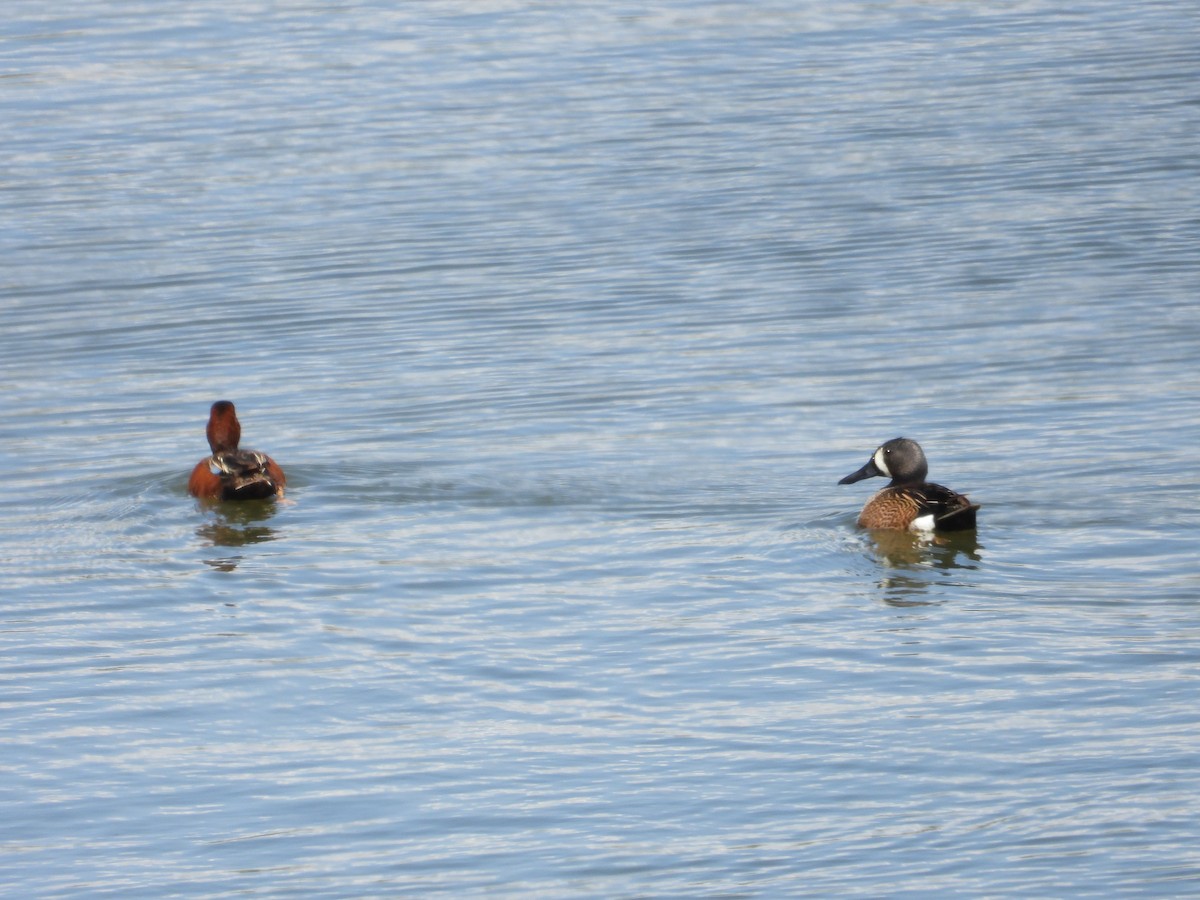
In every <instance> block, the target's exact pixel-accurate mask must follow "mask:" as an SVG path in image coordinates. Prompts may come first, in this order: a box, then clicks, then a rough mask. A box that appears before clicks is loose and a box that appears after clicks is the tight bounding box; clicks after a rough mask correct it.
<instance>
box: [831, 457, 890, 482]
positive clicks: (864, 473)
mask: <svg viewBox="0 0 1200 900" xmlns="http://www.w3.org/2000/svg"><path fill="white" fill-rule="evenodd" d="M875 475H883V473H882V472H880V471H879V466H877V465H875V457H873V456H872V457H871V458H870V459H868V460H867V464H866V465H865V466H863V467H862V468H861V469H859V470H858V471H857V472H852V473H850V474H849V475H847V476H846V477H845V478H843V479H842V480H841V481H839V482H838V484H854V482H856V481H862V480H863V479H864V478H872V477H874V476H875Z"/></svg>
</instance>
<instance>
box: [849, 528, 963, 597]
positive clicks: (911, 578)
mask: <svg viewBox="0 0 1200 900" xmlns="http://www.w3.org/2000/svg"><path fill="white" fill-rule="evenodd" d="M867 540H868V541H869V542H870V550H871V554H872V555H873V556H874V557H875V559H876V561H877V562H878V563H879V564H880V566H881V567H882V569H883V573H882V575H881V577H880V579H879V587H880V588H881V589H882V591H883V601H884V602H885V603H887V604H889V605H890V606H930V605H933V604H936V603H940V602H942V601H941V600H940V599H939V600H934V599H930V598H929V597H928V593H929V590H930V588H931V587H933V586H934V585H939V584H947V583H949V581H950V580H952V578H953V575H952V573H953V572H954V571H955V570H972V569H975V568H977V567H978V563H979V562H980V560H981V559H982V557H981V556H980V553H979V551H980V549H981V547H980V545H979V540H978V538H977V537H976V534H975V532H974V531H973V530H972V531H960V532H954V533H952V534H934V535H929V534H920V533H914V532H909V531H868V532H867Z"/></svg>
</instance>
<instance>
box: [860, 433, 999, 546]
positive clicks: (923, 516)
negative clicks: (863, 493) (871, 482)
mask: <svg viewBox="0 0 1200 900" xmlns="http://www.w3.org/2000/svg"><path fill="white" fill-rule="evenodd" d="M927 474H929V463H927V462H926V461H925V451H924V450H922V449H921V445H920V444H918V443H917V442H916V441H910V440H909V439H908V438H892V439H891V440H890V441H888V442H887V443H886V444H884V445H883V446H881V447H880V448H879V449H878V450H876V451H875V452H874V453H873V454H871V458H870V459H869V460H867V464H866V465H865V466H863V467H862V468H861V469H859V470H858V471H857V472H855V473H854V474H852V475H847V476H846V477H845V478H843V479H842V480H841V481H839V482H838V484H853V483H854V482H856V481H862V480H863V479H864V478H870V477H872V476H873V475H883V476H884V477H886V478H890V479H892V481H891V484H889V485H888V486H887V487H885V488H884V489H883V490H881V491H880V492H879V493H878V494H876V495H875V496H874V497H872V498H871V499H870V500H868V501H867V505H866V506H864V507H863V510H862V512H861V513H859V514H858V524H859V525H860V526H862V527H863V528H892V529H912V530H914V531H932V530H937V531H963V530H965V529H968V528H974V527H975V510H977V509H979V504H978V503H972V502H971V501H970V500H968V499H967V498H966V497H964V496H963V495H962V494H957V493H955V492H954V491H952V490H950V488H947V487H942V486H941V485H940V484H934V483H932V482H930V481H926V480H925V476H926V475H927Z"/></svg>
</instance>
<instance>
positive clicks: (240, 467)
mask: <svg viewBox="0 0 1200 900" xmlns="http://www.w3.org/2000/svg"><path fill="white" fill-rule="evenodd" d="M205 434H206V435H207V436H208V446H209V449H211V450H212V456H209V457H207V458H205V459H202V460H200V462H198V463H196V466H195V468H193V469H192V475H191V477H190V478H189V479H188V493H189V494H191V495H192V496H194V497H200V498H202V499H206V500H265V499H267V498H270V497H282V496H283V489H284V487H285V485H286V484H287V477H286V476H285V475H284V474H283V469H281V468H280V467H279V465H278V463H276V462H275V460H273V459H271V457H269V456H267V455H266V454H265V453H259V452H258V451H257V450H241V449H239V448H238V443H239V442H240V441H241V439H242V426H241V423H240V422H238V418H237V411H236V410H235V409H234V406H233V404H232V403H230V402H229V401H228V400H218V401H217V402H216V403H214V404H213V405H212V409H211V410H210V411H209V415H208V427H207V428H206V429H205Z"/></svg>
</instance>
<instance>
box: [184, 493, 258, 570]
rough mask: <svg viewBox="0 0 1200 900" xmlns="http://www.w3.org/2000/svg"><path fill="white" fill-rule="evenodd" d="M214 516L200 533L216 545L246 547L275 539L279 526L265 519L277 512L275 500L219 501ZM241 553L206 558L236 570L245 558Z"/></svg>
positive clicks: (221, 568) (215, 563) (212, 563)
mask: <svg viewBox="0 0 1200 900" xmlns="http://www.w3.org/2000/svg"><path fill="white" fill-rule="evenodd" d="M210 508H211V510H212V514H213V518H212V519H211V520H209V521H207V522H205V523H204V524H203V525H201V526H200V527H199V528H197V529H196V535H197V536H198V537H199V538H200V539H201V540H203V541H205V542H206V543H208V544H210V545H212V546H213V547H245V546H247V545H249V544H262V543H265V542H266V541H273V540H275V537H276V533H275V529H273V528H271V527H270V526H269V525H266V524H265V522H266V521H267V520H268V519H270V518H271V517H273V516H274V515H275V513H276V512H277V508H276V502H275V501H274V500H245V501H241V502H238V503H232V502H230V503H217V504H213V505H212V506H211V507H210ZM241 560H242V557H241V555H240V554H238V555H232V556H223V557H218V558H214V559H206V560H205V562H206V563H207V564H208V565H210V566H212V567H213V568H214V569H217V570H218V571H221V572H232V571H233V570H234V569H236V568H237V566H238V563H239V562H241Z"/></svg>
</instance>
